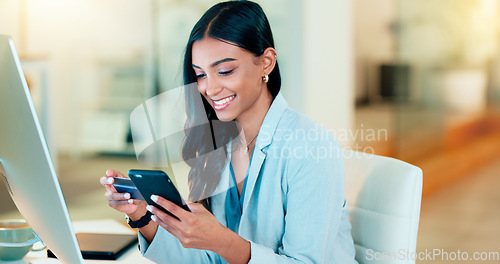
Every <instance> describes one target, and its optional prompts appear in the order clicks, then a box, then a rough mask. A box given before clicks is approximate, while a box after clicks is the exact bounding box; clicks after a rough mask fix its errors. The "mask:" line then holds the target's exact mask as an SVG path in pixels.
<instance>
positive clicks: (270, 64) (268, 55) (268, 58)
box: [261, 47, 277, 75]
mask: <svg viewBox="0 0 500 264" xmlns="http://www.w3.org/2000/svg"><path fill="white" fill-rule="evenodd" d="M261 57H262V59H263V62H264V64H263V69H262V70H263V75H269V74H270V73H271V72H272V71H273V70H274V66H275V65H276V60H277V55H276V50H275V49H273V48H271V47H269V48H267V49H266V50H264V53H262V55H261Z"/></svg>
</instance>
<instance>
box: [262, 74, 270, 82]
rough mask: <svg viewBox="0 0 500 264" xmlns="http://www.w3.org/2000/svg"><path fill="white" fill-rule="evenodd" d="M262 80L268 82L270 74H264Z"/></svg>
mask: <svg viewBox="0 0 500 264" xmlns="http://www.w3.org/2000/svg"><path fill="white" fill-rule="evenodd" d="M262 80H263V81H264V82H265V83H267V82H268V81H269V75H267V74H266V75H264V77H262Z"/></svg>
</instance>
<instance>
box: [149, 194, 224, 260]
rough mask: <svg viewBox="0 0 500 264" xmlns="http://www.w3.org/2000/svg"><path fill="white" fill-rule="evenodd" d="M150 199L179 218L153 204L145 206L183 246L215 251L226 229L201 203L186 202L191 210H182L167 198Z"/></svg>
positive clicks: (154, 218) (155, 196) (156, 197)
mask: <svg viewBox="0 0 500 264" xmlns="http://www.w3.org/2000/svg"><path fill="white" fill-rule="evenodd" d="M151 199H152V200H153V201H154V202H155V203H157V204H158V205H159V206H161V207H163V208H165V209H166V210H167V211H169V212H170V213H171V214H173V215H175V216H176V217H177V218H179V219H175V217H172V216H170V215H168V214H167V213H165V212H163V211H161V210H160V209H158V208H157V207H155V206H151V205H149V206H148V207H147V208H148V210H149V211H151V212H152V213H153V214H154V216H153V217H152V218H153V220H154V221H155V222H157V223H158V224H159V225H160V226H161V227H163V228H164V229H165V230H167V231H168V232H170V233H171V234H172V235H174V236H175V237H177V239H179V241H180V243H181V244H182V246H183V247H185V248H196V249H204V250H210V251H216V250H217V247H218V245H219V242H220V241H221V239H222V238H223V237H224V234H225V233H226V232H227V231H230V230H229V229H227V228H226V227H224V226H223V225H221V224H220V223H219V221H217V218H215V216H214V215H213V214H211V213H210V212H209V211H208V210H207V209H206V208H205V207H204V206H203V205H201V204H199V203H189V202H188V203H187V205H188V207H189V209H190V210H191V212H188V211H186V210H184V209H183V208H181V207H179V206H177V205H176V204H174V203H172V202H170V201H169V200H167V199H165V198H163V197H160V196H157V195H153V196H151Z"/></svg>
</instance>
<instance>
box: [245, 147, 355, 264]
mask: <svg viewBox="0 0 500 264" xmlns="http://www.w3.org/2000/svg"><path fill="white" fill-rule="evenodd" d="M334 142H335V145H334V146H335V147H334V149H333V150H334V151H330V150H329V151H328V153H329V154H330V155H334V156H324V157H312V158H308V159H297V160H294V161H293V164H295V165H291V166H292V169H291V171H290V172H289V173H287V174H288V175H289V177H288V178H287V181H288V185H287V186H288V190H286V199H285V211H286V215H285V232H284V235H283V238H282V245H280V246H279V248H278V252H277V253H276V252H274V251H273V250H272V249H271V248H268V247H265V246H263V245H259V244H256V243H254V242H250V243H251V260H250V262H249V264H260V263H269V264H279V263H280V264H281V263H283V264H284V263H290V264H292V263H315V264H322V263H324V264H327V263H328V264H332V263H338V264H350V263H357V262H356V261H355V260H354V246H353V244H352V237H351V234H350V227H351V226H350V223H349V222H348V219H347V217H348V211H347V207H346V206H347V205H346V202H345V196H344V192H345V172H344V166H343V156H342V152H341V151H340V147H339V146H338V143H337V142H336V141H334ZM330 146H331V145H330ZM317 147H321V146H317ZM337 150H338V151H337ZM336 151H337V152H336ZM314 152H315V153H316V150H314ZM297 153H298V152H297ZM285 177H286V175H285ZM338 244H343V245H338Z"/></svg>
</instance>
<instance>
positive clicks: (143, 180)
mask: <svg viewBox="0 0 500 264" xmlns="http://www.w3.org/2000/svg"><path fill="white" fill-rule="evenodd" d="M128 176H129V177H130V179H131V180H132V182H134V185H135V186H136V187H137V189H138V190H139V192H140V193H141V194H142V197H144V200H146V202H147V203H148V204H150V205H154V206H156V207H158V208H159V209H161V210H162V211H164V212H166V213H168V214H170V212H168V211H167V210H165V209H164V208H163V207H161V206H160V205H157V204H156V203H155V202H153V201H152V200H151V195H153V194H156V195H158V196H161V197H163V198H165V199H167V200H169V201H171V202H173V203H175V204H176V205H178V206H179V207H181V208H183V209H184V210H186V211H188V212H191V210H189V207H188V206H187V205H186V204H185V203H184V200H183V199H182V197H181V195H180V193H179V191H178V190H177V188H175V185H174V184H173V183H172V181H171V180H170V178H169V177H168V175H167V174H166V173H165V172H164V171H160V170H136V169H133V170H130V171H129V172H128ZM170 215H172V214H170ZM172 216H173V215H172ZM174 217H175V216H174Z"/></svg>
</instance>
